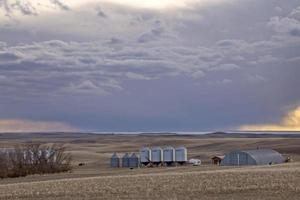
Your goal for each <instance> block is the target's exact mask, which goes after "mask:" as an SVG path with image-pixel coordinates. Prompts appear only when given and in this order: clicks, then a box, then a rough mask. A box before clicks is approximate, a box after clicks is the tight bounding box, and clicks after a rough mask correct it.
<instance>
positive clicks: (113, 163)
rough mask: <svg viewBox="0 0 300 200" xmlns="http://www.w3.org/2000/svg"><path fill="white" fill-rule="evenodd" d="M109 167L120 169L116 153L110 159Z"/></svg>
mask: <svg viewBox="0 0 300 200" xmlns="http://www.w3.org/2000/svg"><path fill="white" fill-rule="evenodd" d="M110 167H112V168H119V167H120V158H119V157H118V155H117V154H116V153H114V154H113V155H112V156H111V158H110Z"/></svg>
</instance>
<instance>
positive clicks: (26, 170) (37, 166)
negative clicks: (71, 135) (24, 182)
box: [0, 144, 72, 178]
mask: <svg viewBox="0 0 300 200" xmlns="http://www.w3.org/2000/svg"><path fill="white" fill-rule="evenodd" d="M71 161H72V157H71V154H69V153H67V152H66V148H65V147H64V146H63V145H59V144H55V145H51V146H46V145H41V144H26V145H20V146H16V147H14V148H9V149H2V150H0V178H14V177H21V176H27V175H32V174H47V173H60V172H67V171H70V170H71Z"/></svg>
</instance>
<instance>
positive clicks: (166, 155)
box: [163, 146, 175, 165]
mask: <svg viewBox="0 0 300 200" xmlns="http://www.w3.org/2000/svg"><path fill="white" fill-rule="evenodd" d="M163 161H164V163H166V164H167V165H171V164H172V163H173V162H175V149H174V148H173V147H171V146H167V147H165V148H164V149H163Z"/></svg>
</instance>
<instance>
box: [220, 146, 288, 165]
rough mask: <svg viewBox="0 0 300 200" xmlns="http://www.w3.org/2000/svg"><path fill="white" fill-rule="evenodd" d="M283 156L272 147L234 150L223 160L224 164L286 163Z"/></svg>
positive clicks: (222, 163)
mask: <svg viewBox="0 0 300 200" xmlns="http://www.w3.org/2000/svg"><path fill="white" fill-rule="evenodd" d="M284 161H285V159H284V158H283V156H282V155H281V154H280V153H278V152H277V151H274V150H272V149H255V150H243V151H232V152H230V153H228V154H226V155H225V157H224V159H223V160H222V161H221V165H223V166H234V165H238V166H239V165H271V164H280V163H284Z"/></svg>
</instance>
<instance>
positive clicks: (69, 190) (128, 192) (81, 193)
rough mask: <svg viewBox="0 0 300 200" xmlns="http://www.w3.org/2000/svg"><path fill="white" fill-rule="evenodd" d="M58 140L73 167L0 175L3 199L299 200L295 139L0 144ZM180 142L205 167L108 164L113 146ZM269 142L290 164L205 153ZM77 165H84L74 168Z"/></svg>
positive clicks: (110, 138) (73, 138)
mask: <svg viewBox="0 0 300 200" xmlns="http://www.w3.org/2000/svg"><path fill="white" fill-rule="evenodd" d="M28 142H39V143H43V144H53V143H63V144H65V146H66V147H67V149H68V152H70V153H71V154H72V155H73V166H74V168H73V170H72V172H70V173H61V174H51V175H33V176H27V177H22V178H13V179H3V180H0V199H28V200H29V199H33V200H35V199H46V200H48V199H49V200H50V199H61V200H62V199H78V200H79V199H299V196H300V159H299V158H300V138H280V137H274V138H273V137H267V138H239V137H213V138H212V137H207V136H178V135H177V136H176V135H155V136H149V135H94V134H73V135H72V134H71V135H70V134H65V135H63V134H61V135H42V134H40V135H22V136H20V135H8V134H7V135H6V134H2V135H1V136H0V145H1V147H2V148H3V147H11V146H14V145H17V144H22V143H28ZM165 145H174V146H179V145H185V146H186V147H187V148H188V157H189V158H200V159H201V160H202V162H203V165H202V166H181V167H157V168H139V169H132V170H131V169H121V168H120V169H110V168H109V157H110V156H111V154H112V153H113V152H118V153H119V155H120V156H121V155H122V154H123V153H125V152H138V150H139V148H140V147H142V146H165ZM257 147H259V148H273V149H275V150H277V151H279V152H280V153H282V154H283V155H285V156H291V157H292V159H293V162H291V163H285V164H281V165H271V166H251V167H220V166H213V165H212V164H211V163H210V158H211V157H212V156H214V155H223V154H224V153H226V152H227V151H230V150H233V149H251V148H257ZM78 163H84V164H85V165H84V166H81V167H79V166H78Z"/></svg>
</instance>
